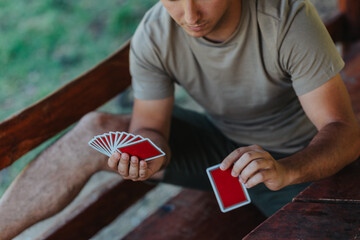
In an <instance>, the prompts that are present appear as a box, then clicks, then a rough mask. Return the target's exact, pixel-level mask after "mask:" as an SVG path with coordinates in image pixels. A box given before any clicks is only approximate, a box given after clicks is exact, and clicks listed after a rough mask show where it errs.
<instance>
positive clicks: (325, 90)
mask: <svg viewBox="0 0 360 240" xmlns="http://www.w3.org/2000/svg"><path fill="white" fill-rule="evenodd" d="M299 100H300V102H301V105H302V107H303V109H304V111H305V113H306V114H307V116H308V117H309V119H310V120H311V121H312V122H313V124H314V125H315V126H316V128H317V129H318V133H317V134H316V135H315V137H314V138H313V139H312V141H311V142H310V144H309V145H308V146H307V147H306V148H305V149H303V150H302V151H299V152H297V153H295V154H293V155H291V156H289V157H287V158H283V159H280V160H279V161H275V160H274V158H273V157H272V156H271V155H270V154H269V153H268V152H266V151H264V150H263V149H262V148H261V147H259V146H257V145H253V146H249V147H244V148H239V149H237V150H235V151H234V152H232V153H231V154H230V155H229V156H228V157H227V158H225V160H224V161H223V163H222V166H221V168H222V169H227V168H229V167H230V166H231V165H232V164H234V168H233V172H232V174H233V176H240V181H241V182H243V183H245V185H246V187H249V188H250V187H253V186H255V185H257V184H258V183H261V182H263V183H264V184H265V185H266V186H267V187H268V188H269V189H271V190H279V189H281V188H283V187H285V186H288V185H292V184H297V183H302V182H309V181H316V180H319V179H322V178H325V177H328V176H331V175H333V174H335V173H336V172H338V171H339V170H340V169H342V168H343V167H344V166H346V165H347V164H349V163H351V162H352V161H354V160H355V159H356V158H357V157H358V155H359V153H360V152H359V149H360V130H359V125H358V123H357V120H356V118H355V115H354V113H353V110H352V108H351V103H350V97H349V95H348V93H347V90H346V88H345V85H344V83H343V81H342V79H341V77H340V75H339V74H338V75H336V76H335V77H333V78H332V79H330V80H329V81H328V82H326V83H325V84H323V85H322V86H320V87H318V88H316V89H315V90H313V91H311V92H309V93H306V94H304V95H302V96H300V97H299Z"/></svg>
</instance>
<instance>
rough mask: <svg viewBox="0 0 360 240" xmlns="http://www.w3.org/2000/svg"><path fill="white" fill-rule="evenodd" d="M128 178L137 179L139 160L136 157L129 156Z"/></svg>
mask: <svg viewBox="0 0 360 240" xmlns="http://www.w3.org/2000/svg"><path fill="white" fill-rule="evenodd" d="M129 177H130V178H131V179H136V178H138V177H139V159H138V158H137V157H136V156H131V158H130V169H129Z"/></svg>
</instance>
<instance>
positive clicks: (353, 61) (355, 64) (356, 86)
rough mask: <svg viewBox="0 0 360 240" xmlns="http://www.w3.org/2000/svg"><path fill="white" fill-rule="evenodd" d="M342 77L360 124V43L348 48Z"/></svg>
mask: <svg viewBox="0 0 360 240" xmlns="http://www.w3.org/2000/svg"><path fill="white" fill-rule="evenodd" d="M344 58H345V62H346V65H345V68H344V70H343V71H342V77H343V79H344V82H345V85H346V87H347V89H348V91H349V94H350V98H351V104H352V106H353V109H354V112H355V114H356V117H357V119H358V121H359V123H360V68H359V66H360V41H358V42H357V43H353V44H352V45H351V46H350V47H349V48H348V53H347V55H346V56H345V57H344Z"/></svg>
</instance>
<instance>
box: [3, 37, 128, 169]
mask: <svg viewBox="0 0 360 240" xmlns="http://www.w3.org/2000/svg"><path fill="white" fill-rule="evenodd" d="M128 55H129V44H126V45H125V46H124V47H123V48H121V49H120V50H119V51H118V52H116V53H115V54H114V55H112V56H111V57H109V58H108V59H106V60H104V61H103V62H101V63H100V64H99V65H97V66H96V67H94V68H93V69H91V70H90V71H88V72H87V73H85V74H84V75H82V76H80V77H78V78H77V79H75V80H73V81H72V82H70V83H68V84H67V85H65V86H64V87H62V88H61V89H59V90H58V91H56V92H54V93H53V94H51V95H50V96H48V97H46V98H45V99H43V100H41V101H40V102H38V103H36V104H34V105H32V106H30V107H28V108H26V109H25V110H23V111H22V112H20V113H18V114H17V115H15V116H13V117H11V118H9V119H7V120H5V121H4V122H2V123H1V124H0V169H2V168H5V167H7V166H9V165H10V164H11V163H13V162H14V161H16V160H17V159H18V158H19V157H21V156H22V155H24V154H25V153H27V152H28V151H30V150H31V149H33V148H35V147H36V146H38V145H39V144H40V143H42V142H44V141H45V140H47V139H48V138H50V137H52V136H54V135H55V134H56V133H58V132H60V131H61V130H63V129H65V128H66V127H68V126H70V125H71V124H73V123H74V122H76V121H78V120H79V119H80V118H81V117H82V116H83V115H84V114H86V113H88V112H90V111H92V110H94V109H96V108H98V107H99V106H101V105H102V104H104V103H105V102H107V101H108V100H110V99H111V98H112V97H114V96H116V95H117V94H118V93H120V92H121V91H123V90H124V89H126V88H127V87H128V86H129V85H130V79H131V78H130V74H129V63H128Z"/></svg>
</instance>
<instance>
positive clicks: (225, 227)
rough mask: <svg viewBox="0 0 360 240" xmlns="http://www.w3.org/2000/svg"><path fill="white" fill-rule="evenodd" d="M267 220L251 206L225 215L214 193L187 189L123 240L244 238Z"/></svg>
mask: <svg viewBox="0 0 360 240" xmlns="http://www.w3.org/2000/svg"><path fill="white" fill-rule="evenodd" d="M265 219H266V218H265V217H264V215H262V213H260V212H259V210H258V209H257V208H256V207H254V206H253V205H251V204H250V205H246V206H243V207H241V208H238V209H236V210H233V211H231V212H228V213H222V212H221V211H220V208H219V206H218V204H217V201H216V198H215V195H214V194H213V193H212V192H202V191H197V190H190V189H184V190H183V191H182V192H180V193H179V194H178V195H177V196H175V197H174V198H172V199H171V200H170V201H168V202H167V203H166V204H165V205H163V206H162V207H161V208H160V209H159V210H157V211H156V212H155V213H154V214H152V215H151V216H150V217H148V218H147V219H146V220H145V221H143V222H142V223H141V224H140V225H139V226H138V227H136V228H135V229H134V230H133V231H132V232H130V233H129V234H128V235H127V236H126V237H124V238H123V239H124V240H138V239H139V240H140V239H141V240H146V239H149V240H154V239H157V240H168V239H173V240H174V239H179V240H180V239H181V240H190V239H193V240H195V239H196V240H198V239H207V240H212V239H214V240H215V239H216V240H218V239H224V240H226V239H241V238H242V237H244V236H245V235H246V234H247V233H249V232H250V231H251V230H252V229H253V228H255V227H256V226H257V225H258V224H260V223H261V222H262V221H264V220H265Z"/></svg>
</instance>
